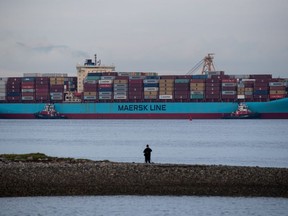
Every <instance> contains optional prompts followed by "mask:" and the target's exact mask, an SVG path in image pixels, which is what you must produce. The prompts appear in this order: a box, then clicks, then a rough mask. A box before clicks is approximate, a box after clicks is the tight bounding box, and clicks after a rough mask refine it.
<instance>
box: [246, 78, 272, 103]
mask: <svg viewBox="0 0 288 216" xmlns="http://www.w3.org/2000/svg"><path fill="white" fill-rule="evenodd" d="M250 78H251V79H255V83H254V100H255V101H259V102H261V101H267V100H268V94H269V80H270V79H272V75H266V74H262V75H260V74H259V75H258V74H257V75H250Z"/></svg>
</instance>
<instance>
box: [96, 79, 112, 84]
mask: <svg viewBox="0 0 288 216" xmlns="http://www.w3.org/2000/svg"><path fill="white" fill-rule="evenodd" d="M112 82H113V80H99V84H112Z"/></svg>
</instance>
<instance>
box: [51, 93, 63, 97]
mask: <svg viewBox="0 0 288 216" xmlns="http://www.w3.org/2000/svg"><path fill="white" fill-rule="evenodd" d="M50 96H51V97H62V96H63V93H62V92H51V93H50Z"/></svg>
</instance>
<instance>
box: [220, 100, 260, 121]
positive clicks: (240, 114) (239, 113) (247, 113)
mask: <svg viewBox="0 0 288 216" xmlns="http://www.w3.org/2000/svg"><path fill="white" fill-rule="evenodd" d="M260 116H261V114H260V113H257V112H252V111H251V110H249V109H248V106H247V105H246V104H245V103H239V104H238V108H237V110H236V111H235V112H232V113H231V114H230V115H224V116H223V119H257V118H260Z"/></svg>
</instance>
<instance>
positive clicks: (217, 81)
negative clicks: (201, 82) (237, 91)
mask: <svg viewBox="0 0 288 216" xmlns="http://www.w3.org/2000/svg"><path fill="white" fill-rule="evenodd" d="M205 82H206V83H220V79H211V78H209V79H206V81H205Z"/></svg>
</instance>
